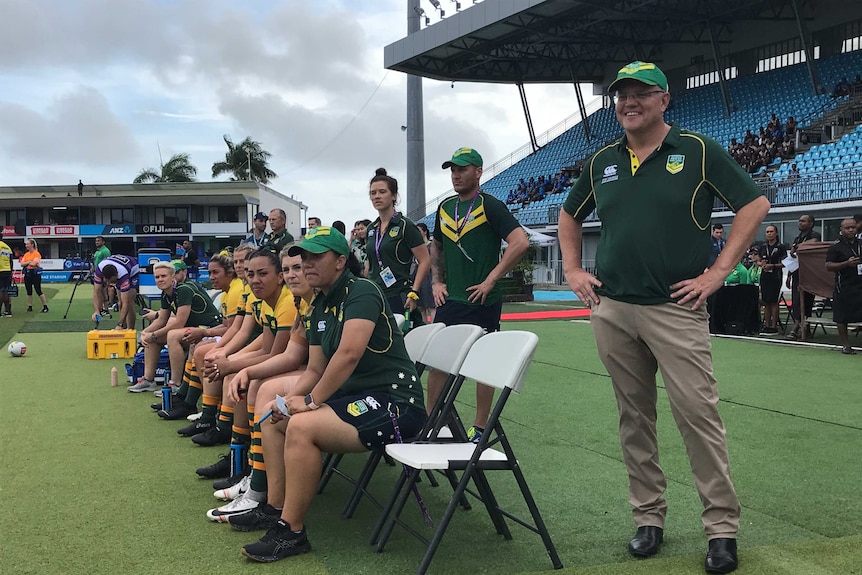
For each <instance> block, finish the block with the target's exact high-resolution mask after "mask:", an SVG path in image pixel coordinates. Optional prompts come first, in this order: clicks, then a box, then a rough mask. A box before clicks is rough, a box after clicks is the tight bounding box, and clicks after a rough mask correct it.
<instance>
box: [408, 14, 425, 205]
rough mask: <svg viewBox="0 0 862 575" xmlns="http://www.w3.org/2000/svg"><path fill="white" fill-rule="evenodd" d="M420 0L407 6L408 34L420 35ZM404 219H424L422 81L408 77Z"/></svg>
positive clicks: (419, 77) (420, 78)
mask: <svg viewBox="0 0 862 575" xmlns="http://www.w3.org/2000/svg"><path fill="white" fill-rule="evenodd" d="M420 14H422V8H421V7H420V6H419V0H409V1H408V2H407V34H408V36H409V35H410V34H413V33H415V32H418V31H419V24H420V22H419V19H420ZM405 211H406V212H407V216H408V217H409V218H411V219H413V220H418V219H419V218H421V217H422V216H424V215H425V121H424V119H423V114H422V77H421V76H413V75H412V74H411V75H408V76H407V206H406V210H405Z"/></svg>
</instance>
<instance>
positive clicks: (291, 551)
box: [242, 519, 311, 563]
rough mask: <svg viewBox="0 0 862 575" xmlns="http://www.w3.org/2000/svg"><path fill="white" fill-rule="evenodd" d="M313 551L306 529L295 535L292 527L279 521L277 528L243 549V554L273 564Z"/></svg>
mask: <svg viewBox="0 0 862 575" xmlns="http://www.w3.org/2000/svg"><path fill="white" fill-rule="evenodd" d="M309 551H311V543H309V542H308V536H306V534H305V528H304V527H303V528H302V531H301V532H299V533H294V532H293V531H291V529H290V525H289V524H287V523H286V522H284V521H282V520H281V519H279V520H278V521H277V522H276V524H275V526H274V527H272V528H271V529H270V530H269V531H267V532H266V535H264V536H263V537H261V538H260V541H258V542H257V543H249V544H248V545H244V546H243V548H242V554H243V555H245V556H246V557H248V558H249V559H252V560H253V561H259V562H261V563H272V562H274V561H278V560H279V559H284V558H285V557H290V556H291V555H300V554H302V553H308V552H309Z"/></svg>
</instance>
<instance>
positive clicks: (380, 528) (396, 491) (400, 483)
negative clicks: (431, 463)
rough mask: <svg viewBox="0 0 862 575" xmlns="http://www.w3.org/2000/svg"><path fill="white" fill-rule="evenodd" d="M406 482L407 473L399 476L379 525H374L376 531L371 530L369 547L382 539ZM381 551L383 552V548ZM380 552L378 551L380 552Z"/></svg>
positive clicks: (382, 510)
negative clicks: (381, 535)
mask: <svg viewBox="0 0 862 575" xmlns="http://www.w3.org/2000/svg"><path fill="white" fill-rule="evenodd" d="M406 481H407V473H406V472H401V473H400V474H398V480H397V481H396V482H395V487H394V488H393V489H392V494H391V495H390V496H389V499H387V500H386V504H385V505H384V506H383V509H381V510H380V517H379V518H378V519H377V523H375V524H374V529H372V530H371V538H370V539H369V540H368V544H369V545H376V544H377V541H378V540H379V539H380V533H381V531H383V527H384V526H385V525H386V521H387V520H388V519H389V515H391V514H392V509H393V508H394V507H395V502H396V501H397V500H398V495H399V494H400V493H401V490H402V489H403V488H404V483H405V482H406ZM380 550H382V548H381V549H380ZM380 550H378V552H379V551H380Z"/></svg>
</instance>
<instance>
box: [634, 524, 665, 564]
mask: <svg viewBox="0 0 862 575" xmlns="http://www.w3.org/2000/svg"><path fill="white" fill-rule="evenodd" d="M663 540H664V529H662V528H661V527H656V526H655V525H644V526H643V527H638V530H637V531H636V532H635V536H634V539H632V540H631V541H629V553H631V554H632V555H634V556H635V557H652V556H653V555H655V554H656V553H658V548H659V545H661V542H662V541H663Z"/></svg>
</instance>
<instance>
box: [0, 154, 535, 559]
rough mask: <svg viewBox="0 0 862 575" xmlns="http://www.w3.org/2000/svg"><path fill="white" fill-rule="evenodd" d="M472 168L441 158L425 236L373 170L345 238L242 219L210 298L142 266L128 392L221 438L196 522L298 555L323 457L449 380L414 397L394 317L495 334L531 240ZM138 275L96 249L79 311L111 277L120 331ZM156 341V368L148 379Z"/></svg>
mask: <svg viewBox="0 0 862 575" xmlns="http://www.w3.org/2000/svg"><path fill="white" fill-rule="evenodd" d="M482 164H483V162H482V157H481V155H479V153H478V152H476V151H475V150H473V149H471V148H461V149H459V150H456V152H455V153H454V154H453V156H452V158H451V159H450V160H449V161H447V162H445V163H444V164H443V169H446V170H449V171H450V172H451V178H452V184H453V187H454V189H455V192H456V193H455V195H453V196H452V197H450V198H447V199H446V200H444V201H443V202H442V203H441V204H440V206H439V209H438V212H437V225H436V230H437V231H436V233H435V234H434V236H433V237H429V235H428V229H427V227H425V226H424V225H421V224H420V225H416V224H414V223H413V222H412V221H410V220H409V219H408V218H406V217H405V216H404V215H403V214H401V213H400V212H399V211H397V205H398V203H399V199H400V196H399V189H398V182H397V180H396V179H395V178H393V177H391V176H390V175H389V174H387V172H386V170H384V169H382V168H381V169H379V170H377V172H376V173H375V175H374V176H373V177H372V178H371V181H370V183H369V191H368V194H369V200H370V203H371V207H372V208H373V209H374V210H375V211H376V213H377V217H376V218H375V219H374V220H367V219H366V220H358V221H357V222H356V224H355V225H354V229H353V230H352V233H351V234H350V236H351V240H350V241H349V240H348V238H347V237H345V235H344V233H343V231H342V229H341V227H340V226H323V225H322V224H321V222H320V220H319V219H317V218H309V227H308V232H307V233H306V234H305V236H304V237H303V238H301V239H300V240H299V241H294V240H293V238H289V239H285V232H284V231H283V230H282V229H281V228H279V227H278V226H279V225H280V224H281V220H282V219H283V213H280V212H281V210H278V209H276V210H272V211H270V212H269V214H266V213H263V212H260V213H258V214H256V216H255V218H254V220H255V225H254V228H253V230H252V231H251V233H250V234H249V237H248V238H246V240H245V241H244V242H243V243H242V244H240V245H239V246H237V247H235V248H234V249H233V250H228V251H224V252H222V253H219V254H215V255H213V256H212V257H211V258H210V260H209V263H208V271H209V277H210V282H211V284H212V288H213V289H215V290H218V291H219V292H221V295H220V305H219V306H216V305H215V304H214V303H213V299H212V298H211V297H210V295H209V294H208V292H207V291H206V290H205V289H203V288H202V287H201V286H200V285H199V284H198V283H197V282H195V281H192V280H190V279H189V278H188V266H187V264H186V262H185V261H183V260H182V259H177V260H174V261H160V262H158V263H155V264H154V265H153V275H154V279H155V283H156V286H157V287H158V288H159V290H161V298H160V305H159V307H158V309H156V310H149V309H144V310H142V313H143V318H144V320H146V321H148V322H149V324H148V325H146V327H144V329H143V330H142V331H141V338H140V342H141V345H142V347H143V350H144V371H143V376H142V377H140V378H139V379H138V380H137V381H135V382H132V385H130V386H129V387H128V390H129V391H130V392H132V393H146V392H153V393H155V394H157V395H161V396H162V400H161V401H157V402H155V403H153V404H152V409H153V410H154V411H155V412H156V414H157V415H158V417H160V418H161V419H163V420H166V421H183V422H184V426H183V427H181V428H179V429H178V430H177V433H178V435H179V436H182V437H188V438H190V439H191V441H192V443H193V444H197V445H203V446H210V445H228V446H230V447H229V452H228V453H226V454H224V455H222V456H221V457H220V458H219V460H218V461H216V462H215V463H213V464H212V465H208V466H204V467H201V468H199V469H197V470H196V472H197V474H198V475H199V476H202V477H206V478H210V479H213V480H215V483H214V484H213V488H214V490H215V491H214V493H213V495H214V496H215V497H216V498H217V499H219V500H222V501H223V503H222V504H219V505H217V506H214V507H213V508H212V509H209V510H208V511H206V513H205V515H206V517H207V518H208V519H209V520H211V521H213V522H217V523H226V524H230V525H231V526H232V527H233V528H234V529H236V530H238V531H242V532H252V531H263V532H265V534H264V535H263V537H261V538H260V539H259V540H258V541H256V542H251V543H249V544H247V545H245V546H243V547H242V549H241V553H242V554H243V555H245V556H246V557H248V558H250V559H252V560H255V561H260V562H272V561H277V560H279V559H282V558H284V557H288V556H291V555H296V554H299V553H305V552H307V551H309V550H310V548H311V546H310V543H309V539H308V534H307V530H306V515H307V512H308V509H309V507H310V505H311V503H312V500H313V498H314V494H315V491H316V488H317V482H318V480H319V478H320V474H321V461H322V457H321V455H322V453H324V452H326V453H348V452H366V451H368V450H370V449H373V448H377V447H379V446H381V445H384V444H386V443H391V442H395V441H400V440H401V439H399V438H404V439H409V438H413V437H416V436H417V434H418V432H419V430H420V429H421V428H422V427H423V425H424V424H425V422H426V418H427V415H426V408H425V406H426V404H427V405H433V403H434V401H435V399H436V397H437V395H438V394H439V393H440V391H441V388H442V384H443V382H444V380H445V378H446V374H443V373H438V372H435V371H433V370H432V371H431V372H430V373H429V379H428V382H429V383H428V394H427V396H426V394H425V390H424V389H423V385H422V383H421V381H420V380H419V378H418V375H417V372H416V369H415V366H414V363H413V361H412V360H411V358H410V357H409V356H408V355H407V350H406V347H405V344H404V336H403V328H402V326H401V325H399V324H398V323H397V320H396V316H395V314H402V315H403V316H406V320H405V321H406V323H407V328H410V326H411V325H412V326H413V327H415V326H416V324H421V323H423V322H425V321H437V322H440V323H443V324H445V325H456V324H464V323H469V324H479V325H481V326H483V327H484V328H485V329H486V330H487V331H489V332H490V331H497V330H499V329H500V314H501V310H502V294H501V291H500V289H499V288H498V287H497V285H496V284H497V281H498V280H499V279H500V278H501V277H502V276H503V275H505V274H506V273H508V272H509V271H510V270H511V269H512V268H513V267H514V265H515V263H516V262H517V261H518V260H519V259H520V257H521V256H522V255H523V253H524V252H525V250H526V249H527V247H528V242H527V239H526V235H525V234H523V233H522V232H521V228H520V226H519V225H518V223H517V221H516V220H515V218H514V217H513V216H512V215H511V214H510V213H509V211H508V209H507V208H506V206H505V205H504V204H503V203H502V202H500V201H499V200H497V199H495V198H494V197H493V196H490V195H487V194H485V193H483V192H481V191H480V188H479V179H480V177H481V174H482ZM274 220H275V222H276V225H274V226H272V227H273V229H272V232H271V233H269V234H267V233H266V223H267V222H269V223H270V225H272V222H273V221H274ZM345 231H346V230H345ZM503 240H505V241H506V242H508V248H507V250H506V252H505V255H504V256H503V257H502V258H501V257H500V246H501V242H502V241H503ZM4 253H5V250H4V248H3V247H2V245H0V255H2V254H4ZM0 272H2V268H0ZM141 273H142V270H141V269H140V268H139V266H138V263H137V261H136V260H135V258H132V257H129V256H123V255H117V254H113V255H107V256H105V257H104V258H102V259H101V260H100V262H99V263H98V264H97V265H96V266H95V269H94V274H93V275H94V286H93V315H92V318H93V320H94V321H98V319H99V318H100V317H101V310H102V309H103V307H104V305H105V301H104V297H105V296H104V293H105V292H104V291H103V290H104V288H106V287H110V288H112V289H114V290H116V292H117V293H118V294H119V302H120V303H119V307H120V311H121V318H120V322H119V323H118V327H132V326H134V320H135V314H134V294H135V291H136V289H137V287H138V283H139V277H140V274H141ZM2 278H3V276H0V280H2ZM423 292H424V294H425V296H426V297H428V298H430V301H426V302H423V295H422V294H423ZM129 310H132V313H131V314H128V315H127V313H126V312H128V311H129ZM435 311H436V313H435ZM411 321H412V322H413V323H412V324H411V323H410V322H411ZM165 349H166V350H167V354H168V357H169V363H170V369H169V370H168V371H167V372H166V377H165V384H164V385H159V384H157V383H156V373H157V368H158V365H159V360H160V357H161V355H162V353H163V350H165ZM492 398H493V389H492V388H489V387H486V386H483V385H479V386H477V410H476V417H475V419H474V422H473V425H472V426H470V428H469V429H467V430H465V433H466V435H467V436H468V437H469V438H470V440H471V441H474V442H478V441H479V439H480V438H481V437H482V433H483V432H484V425H485V422H486V420H487V418H488V416H489V410H490V405H491V401H492ZM186 420H189V421H186Z"/></svg>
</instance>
